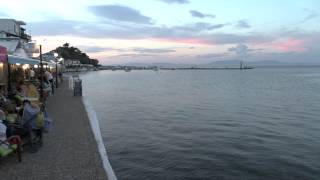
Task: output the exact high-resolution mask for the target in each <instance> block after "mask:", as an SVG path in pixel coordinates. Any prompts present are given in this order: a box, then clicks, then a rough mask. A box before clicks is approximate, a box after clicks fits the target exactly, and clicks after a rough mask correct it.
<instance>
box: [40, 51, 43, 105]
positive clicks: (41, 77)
mask: <svg viewBox="0 0 320 180" xmlns="http://www.w3.org/2000/svg"><path fill="white" fill-rule="evenodd" d="M40 97H41V101H43V63H42V45H40Z"/></svg>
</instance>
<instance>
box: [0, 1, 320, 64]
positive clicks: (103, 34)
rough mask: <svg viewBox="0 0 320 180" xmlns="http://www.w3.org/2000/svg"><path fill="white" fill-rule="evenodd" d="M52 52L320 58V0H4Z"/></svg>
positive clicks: (146, 58)
mask: <svg viewBox="0 0 320 180" xmlns="http://www.w3.org/2000/svg"><path fill="white" fill-rule="evenodd" d="M0 3H1V6H0V17H1V18H13V19H17V20H22V21H25V22H26V23H27V26H26V28H27V32H28V33H29V34H31V35H32V37H33V40H36V41H37V43H38V44H42V45H43V46H44V49H45V50H46V51H49V50H52V49H54V48H55V47H57V46H59V45H62V44H63V43H65V42H69V43H70V44H71V45H72V46H77V47H79V48H80V49H81V50H82V51H84V52H87V53H88V54H89V55H90V56H91V57H92V58H98V59H99V60H100V62H101V63H102V64H121V63H128V62H134V63H148V62H150V63H154V62H171V63H196V64H198V63H199V64H201V63H208V62H213V61H220V60H233V59H242V60H246V61H260V60H276V61H283V62H318V61H320V58H319V57H320V43H319V42H320V1H319V0H281V1H279V0H239V1H238V0H55V1H53V0H52V1H50V0H48V1H43V0H28V1H26V0H10V1H7V0H0Z"/></svg>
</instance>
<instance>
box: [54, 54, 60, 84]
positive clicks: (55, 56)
mask: <svg viewBox="0 0 320 180" xmlns="http://www.w3.org/2000/svg"><path fill="white" fill-rule="evenodd" d="M53 56H54V61H55V62H56V88H58V56H59V54H58V53H56V52H55V53H53Z"/></svg>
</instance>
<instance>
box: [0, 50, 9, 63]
mask: <svg viewBox="0 0 320 180" xmlns="http://www.w3.org/2000/svg"><path fill="white" fill-rule="evenodd" d="M7 57H8V52H7V48H5V47H3V46H0V63H6V62H8V59H7Z"/></svg>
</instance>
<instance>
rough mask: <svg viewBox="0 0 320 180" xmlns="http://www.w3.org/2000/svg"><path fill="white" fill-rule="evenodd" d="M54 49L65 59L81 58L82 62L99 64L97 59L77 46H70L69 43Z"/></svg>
mask: <svg viewBox="0 0 320 180" xmlns="http://www.w3.org/2000/svg"><path fill="white" fill-rule="evenodd" d="M53 51H54V52H56V53H58V55H59V56H60V57H62V58H64V59H71V60H79V61H80V63H81V64H92V65H93V66H98V64H99V61H98V60H97V59H91V58H90V57H89V56H88V55H87V54H86V53H84V52H81V50H80V49H79V48H77V47H73V46H70V44H69V43H65V44H63V45H62V46H59V47H57V48H56V49H55V50H53Z"/></svg>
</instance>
